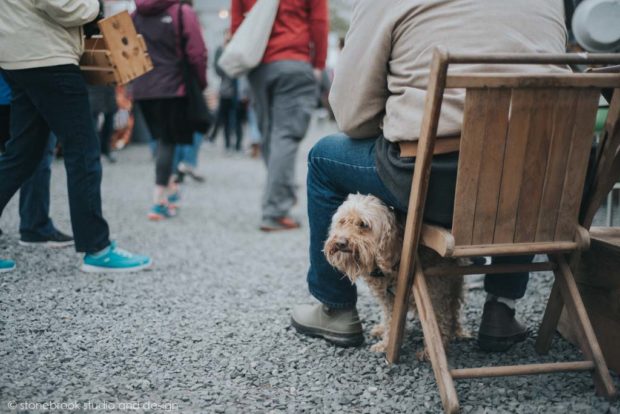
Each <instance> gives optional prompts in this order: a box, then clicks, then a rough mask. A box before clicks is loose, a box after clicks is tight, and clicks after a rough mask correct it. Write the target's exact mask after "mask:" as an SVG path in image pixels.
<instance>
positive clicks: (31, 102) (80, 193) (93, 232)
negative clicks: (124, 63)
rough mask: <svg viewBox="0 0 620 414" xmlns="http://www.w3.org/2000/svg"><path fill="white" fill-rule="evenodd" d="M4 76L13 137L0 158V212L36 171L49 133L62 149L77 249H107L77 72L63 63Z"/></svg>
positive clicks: (89, 122) (96, 164)
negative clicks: (9, 91)
mask: <svg viewBox="0 0 620 414" xmlns="http://www.w3.org/2000/svg"><path fill="white" fill-rule="evenodd" d="M4 74H5V75H6V79H7V81H8V83H9V85H10V86H11V89H12V90H13V100H12V101H11V138H10V139H9V141H8V142H7V145H6V152H5V153H4V154H3V155H2V156H0V214H1V213H2V211H3V210H4V208H5V207H6V205H7V204H8V202H9V200H10V199H11V198H12V197H13V195H14V194H15V193H16V192H17V190H18V189H19V188H20V187H21V186H22V185H23V184H24V183H25V182H26V181H27V180H28V179H29V178H30V177H31V176H32V175H33V174H34V172H35V171H36V170H37V167H38V166H39V165H40V163H41V160H42V159H43V157H44V154H45V151H46V148H47V147H48V142H49V141H48V137H49V134H50V131H51V132H53V133H54V134H55V135H56V136H57V137H58V139H59V140H60V143H61V144H62V146H63V155H64V160H65V168H66V170H67V186H68V190H69V210H70V214H71V225H72V229H73V234H74V236H75V247H76V250H77V251H78V252H86V253H93V252H97V251H100V250H102V249H104V248H106V247H107V246H109V245H110V240H109V229H108V224H107V222H106V221H105V219H104V218H103V215H102V212H101V160H100V159H99V157H100V149H99V139H98V138H97V135H96V133H95V127H94V125H93V119H92V114H91V110H90V104H89V102H88V92H87V90H86V83H85V82H84V78H83V77H82V73H81V72H80V69H79V68H78V67H77V66H76V65H61V66H50V67H44V68H35V69H24V70H7V71H5V72H4ZM7 177H10V178H7Z"/></svg>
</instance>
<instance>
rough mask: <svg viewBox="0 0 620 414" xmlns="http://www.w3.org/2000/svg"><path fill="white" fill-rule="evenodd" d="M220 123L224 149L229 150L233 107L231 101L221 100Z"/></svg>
mask: <svg viewBox="0 0 620 414" xmlns="http://www.w3.org/2000/svg"><path fill="white" fill-rule="evenodd" d="M221 105H222V123H223V124H224V144H225V147H226V149H230V145H231V142H230V134H231V132H232V122H233V117H234V115H233V113H232V111H233V106H232V99H228V98H226V99H222V102H221Z"/></svg>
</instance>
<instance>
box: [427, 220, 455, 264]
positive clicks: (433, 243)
mask: <svg viewBox="0 0 620 414" xmlns="http://www.w3.org/2000/svg"><path fill="white" fill-rule="evenodd" d="M420 243H421V244H422V245H423V246H427V247H430V248H431V249H433V250H434V251H436V252H437V253H439V255H440V256H441V257H450V256H452V253H453V252H454V237H453V236H452V233H450V232H449V231H448V230H446V229H444V228H443V227H439V226H434V225H432V224H426V223H425V224H424V225H423V226H422V235H421V237H420Z"/></svg>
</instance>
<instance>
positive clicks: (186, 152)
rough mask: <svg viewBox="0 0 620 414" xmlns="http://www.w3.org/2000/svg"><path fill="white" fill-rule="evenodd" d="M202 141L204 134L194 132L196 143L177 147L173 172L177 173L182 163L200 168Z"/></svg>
mask: <svg viewBox="0 0 620 414" xmlns="http://www.w3.org/2000/svg"><path fill="white" fill-rule="evenodd" d="M202 139H203V134H201V133H200V132H194V139H193V140H194V142H193V143H192V144H191V145H177V147H176V150H175V153H174V163H173V169H172V171H177V169H178V166H179V163H180V162H182V163H183V164H185V165H188V166H190V167H192V168H196V167H198V154H199V152H200V145H201V144H202Z"/></svg>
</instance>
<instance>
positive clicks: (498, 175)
mask: <svg viewBox="0 0 620 414" xmlns="http://www.w3.org/2000/svg"><path fill="white" fill-rule="evenodd" d="M511 95H512V91H511V90H510V89H497V90H489V91H488V92H487V100H488V102H489V105H488V106H487V114H486V130H485V136H484V144H483V149H484V153H483V158H481V159H480V178H479V181H478V195H477V199H476V213H475V217H474V229H473V237H472V243H474V244H491V243H493V236H494V234H495V223H496V219H497V206H498V204H499V193H500V190H501V181H502V173H503V167H504V155H505V151H506V140H507V138H508V111H509V110H510V99H511Z"/></svg>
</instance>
